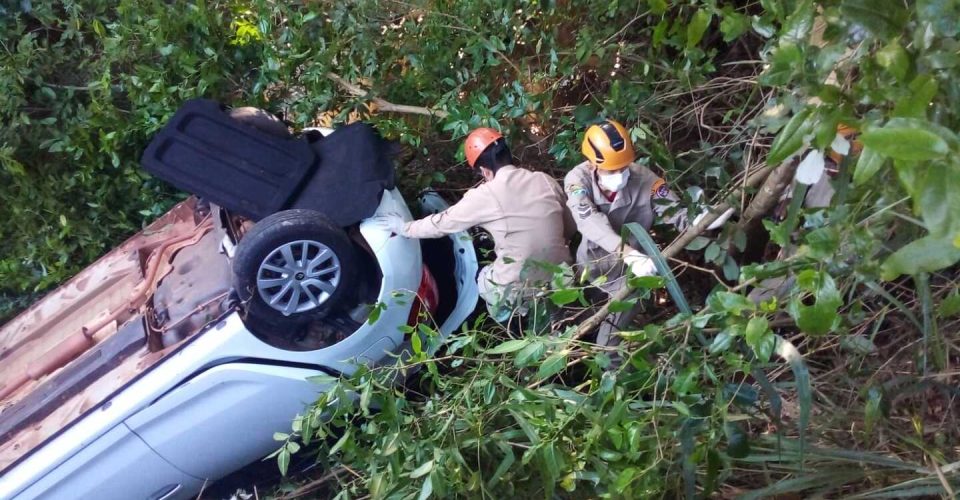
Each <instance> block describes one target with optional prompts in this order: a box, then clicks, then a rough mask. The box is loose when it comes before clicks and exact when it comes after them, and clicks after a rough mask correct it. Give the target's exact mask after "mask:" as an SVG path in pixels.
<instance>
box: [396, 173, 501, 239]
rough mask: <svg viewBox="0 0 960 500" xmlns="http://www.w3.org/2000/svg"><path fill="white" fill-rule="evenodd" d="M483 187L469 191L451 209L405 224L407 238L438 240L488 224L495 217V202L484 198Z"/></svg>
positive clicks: (486, 197)
mask: <svg viewBox="0 0 960 500" xmlns="http://www.w3.org/2000/svg"><path fill="white" fill-rule="evenodd" d="M484 189H485V188H484V187H483V186H481V187H479V188H475V189H471V190H469V191H467V192H466V194H464V195H463V199H461V200H460V201H459V202H457V203H456V204H454V205H453V206H452V207H450V208H448V209H446V210H444V211H443V212H438V213H435V214H432V215H429V216H427V217H424V218H422V219H420V220H415V221H412V222H408V223H406V225H404V228H403V233H402V235H403V236H405V237H407V238H440V237H441V236H446V235H448V234H453V233H459V232H460V231H464V230H467V229H470V228H471V227H474V226H479V225H480V224H483V223H485V222H490V221H491V220H493V219H494V218H495V217H496V207H497V205H496V200H494V199H492V197H489V196H485V194H486V193H485V191H484Z"/></svg>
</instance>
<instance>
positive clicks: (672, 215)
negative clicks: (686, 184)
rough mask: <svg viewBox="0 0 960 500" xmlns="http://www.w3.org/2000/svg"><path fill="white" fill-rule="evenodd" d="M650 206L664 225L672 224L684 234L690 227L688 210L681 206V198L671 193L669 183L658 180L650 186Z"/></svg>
mask: <svg viewBox="0 0 960 500" xmlns="http://www.w3.org/2000/svg"><path fill="white" fill-rule="evenodd" d="M650 206H651V207H652V208H653V212H654V213H655V214H657V218H658V219H660V221H661V222H663V223H664V224H671V225H673V226H674V227H676V228H677V231H679V232H682V231H683V230H684V229H686V228H687V226H688V225H690V222H689V217H687V210H686V209H684V208H683V207H681V206H680V198H677V195H675V194H673V191H670V188H668V187H667V182H666V181H664V180H663V179H662V178H659V177H658V178H657V179H656V180H654V181H653V184H652V185H651V186H650Z"/></svg>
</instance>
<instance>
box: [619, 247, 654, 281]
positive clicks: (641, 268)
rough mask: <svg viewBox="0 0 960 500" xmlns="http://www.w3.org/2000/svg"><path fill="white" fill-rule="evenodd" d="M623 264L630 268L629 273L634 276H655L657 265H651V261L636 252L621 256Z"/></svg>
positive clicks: (631, 251) (632, 251)
mask: <svg viewBox="0 0 960 500" xmlns="http://www.w3.org/2000/svg"><path fill="white" fill-rule="evenodd" d="M623 263H624V264H626V265H627V267H629V268H630V272H631V273H633V274H634V276H656V275H657V265H656V264H654V263H653V259H651V258H650V257H647V256H646V255H644V254H642V253H640V252H638V251H636V250H630V251H629V252H627V254H626V255H624V256H623Z"/></svg>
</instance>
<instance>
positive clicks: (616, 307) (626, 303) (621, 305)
mask: <svg viewBox="0 0 960 500" xmlns="http://www.w3.org/2000/svg"><path fill="white" fill-rule="evenodd" d="M635 305H637V301H636V300H632V301H631V300H614V301H612V302H610V312H611V313H619V312H626V311H629V310H631V309H633V307H634V306H635Z"/></svg>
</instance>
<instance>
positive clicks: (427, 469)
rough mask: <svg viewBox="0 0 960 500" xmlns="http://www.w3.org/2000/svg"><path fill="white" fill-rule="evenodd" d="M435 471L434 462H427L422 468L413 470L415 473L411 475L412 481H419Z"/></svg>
mask: <svg viewBox="0 0 960 500" xmlns="http://www.w3.org/2000/svg"><path fill="white" fill-rule="evenodd" d="M432 470H433V460H427V461H426V462H424V463H422V464H421V465H420V467H417V468H416V469H413V472H411V473H410V479H417V478H419V477H423V476H425V475H427V474H429V473H430V471H432Z"/></svg>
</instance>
